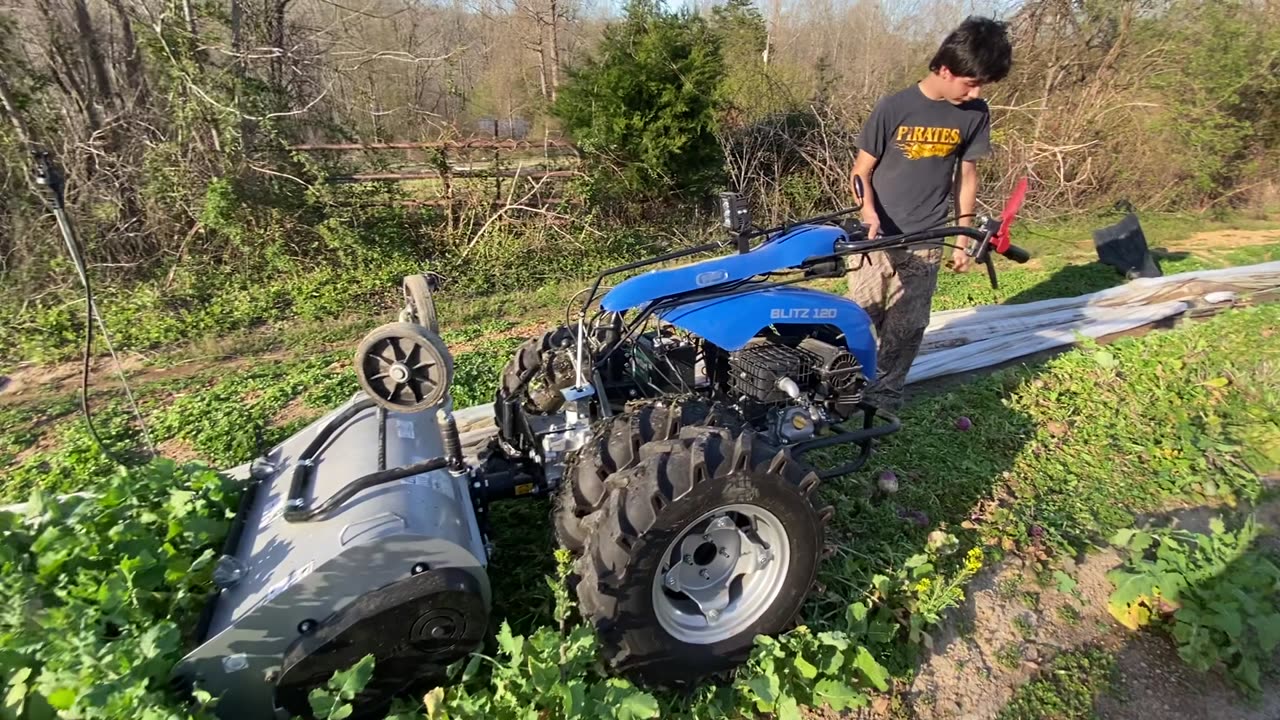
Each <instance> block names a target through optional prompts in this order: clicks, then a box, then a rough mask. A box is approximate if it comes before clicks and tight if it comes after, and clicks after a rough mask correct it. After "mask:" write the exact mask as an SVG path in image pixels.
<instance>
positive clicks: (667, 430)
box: [552, 398, 733, 552]
mask: <svg viewBox="0 0 1280 720" xmlns="http://www.w3.org/2000/svg"><path fill="white" fill-rule="evenodd" d="M732 419H733V418H732V416H730V415H728V414H725V413H720V412H717V411H715V409H713V407H712V406H711V405H710V404H709V403H707V402H706V401H705V400H702V399H700V398H687V399H686V398H664V399H661V400H646V401H641V402H636V403H632V404H631V405H629V406H628V407H627V409H626V411H625V412H623V413H619V414H617V415H614V416H613V417H609V418H605V419H604V420H601V421H600V422H599V423H597V424H596V425H595V427H593V428H592V432H591V437H590V439H589V440H587V443H586V444H585V445H583V446H582V447H581V448H579V449H578V451H577V452H575V453H573V454H572V455H571V456H569V458H568V460H567V462H566V465H565V472H564V479H563V480H562V481H561V485H560V490H559V492H558V494H557V497H556V502H555V505H554V509H553V511H552V512H553V518H552V520H553V522H554V525H555V532H556V540H558V541H559V543H560V545H561V546H563V547H565V548H567V549H568V550H571V551H573V552H581V551H582V543H583V539H584V537H585V534H586V532H587V528H586V524H587V523H588V520H587V518H588V517H589V516H590V515H592V514H594V513H596V512H597V511H599V510H600V507H601V504H602V503H603V502H604V497H605V483H606V482H607V481H608V480H609V478H610V477H611V476H613V475H614V474H615V473H618V472H621V471H623V470H626V469H628V468H630V467H632V466H634V465H635V464H636V462H637V461H638V460H639V453H640V448H641V446H643V445H645V444H647V443H651V442H654V441H656V440H670V439H672V438H675V437H677V435H678V434H679V432H680V429H681V428H685V427H689V426H691V425H729V424H732Z"/></svg>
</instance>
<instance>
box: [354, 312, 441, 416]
mask: <svg viewBox="0 0 1280 720" xmlns="http://www.w3.org/2000/svg"><path fill="white" fill-rule="evenodd" d="M355 366H356V380H357V381H358V382H359V383H360V388H361V389H362V390H364V392H365V393H366V394H367V395H368V396H369V397H370V398H371V399H372V400H373V401H374V402H376V403H377V404H378V405H380V406H382V407H384V408H386V409H388V410H394V411H396V412H417V411H419V410H425V409H426V408H429V407H432V406H434V405H438V404H439V403H440V402H441V401H442V400H444V397H445V393H446V392H448V389H449V383H450V382H451V381H452V380H453V356H452V355H450V354H449V349H448V348H447V347H446V346H445V344H444V341H443V340H441V339H440V336H439V335H437V334H436V333H435V332H433V331H431V330H430V329H428V328H426V327H423V326H422V325H418V324H417V323H410V322H393V323H387V324H386V325H383V326H381V327H378V328H375V329H374V330H373V331H372V332H370V333H369V334H368V335H366V336H365V337H364V339H363V340H361V341H360V345H359V347H357V348H356V356H355Z"/></svg>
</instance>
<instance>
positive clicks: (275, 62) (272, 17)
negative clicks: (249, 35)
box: [267, 0, 289, 90]
mask: <svg viewBox="0 0 1280 720" xmlns="http://www.w3.org/2000/svg"><path fill="white" fill-rule="evenodd" d="M267 1H268V3H269V8H268V15H267V17H268V21H267V25H268V27H269V29H270V30H269V32H270V33H271V37H270V38H269V42H270V43H271V47H272V48H274V50H275V53H276V54H275V55H274V56H273V57H272V58H271V84H272V85H273V86H274V87H275V88H277V89H279V90H283V89H284V55H285V50H284V22H285V9H286V8H288V7H289V0H267Z"/></svg>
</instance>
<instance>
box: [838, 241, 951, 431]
mask: <svg viewBox="0 0 1280 720" xmlns="http://www.w3.org/2000/svg"><path fill="white" fill-rule="evenodd" d="M847 262H848V264H849V292H848V296H849V298H850V299H851V300H853V301H854V302H856V303H858V304H859V305H861V306H862V307H863V309H865V310H866V311H867V314H868V315H870V316H871V324H872V326H873V327H874V328H875V331H876V337H877V340H878V341H879V346H880V347H879V353H878V357H877V360H876V365H877V372H876V379H875V381H873V382H872V383H871V385H870V387H868V388H867V394H866V400H867V402H869V403H871V404H872V405H875V406H877V407H880V408H883V409H884V410H887V411H889V412H891V413H896V412H897V411H898V410H899V409H900V408H901V407H902V389H903V386H905V385H906V381H907V371H908V370H910V369H911V363H912V362H914V361H915V359H916V353H918V352H919V351H920V343H921V341H923V340H924V330H925V327H927V326H928V325H929V309H930V307H931V306H932V304H933V292H934V290H936V289H937V287H938V268H939V266H940V265H941V264H942V248H938V247H933V248H922V249H919V250H906V249H898V250H888V251H881V252H873V253H868V254H867V256H866V257H865V258H864V257H861V256H857V255H854V256H850V257H849V258H848V259H847ZM859 264H861V267H859Z"/></svg>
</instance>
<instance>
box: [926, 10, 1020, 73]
mask: <svg viewBox="0 0 1280 720" xmlns="http://www.w3.org/2000/svg"><path fill="white" fill-rule="evenodd" d="M1007 27H1008V25H1007V24H1006V23H1003V22H1000V21H998V20H992V19H991V18H985V17H974V16H970V17H968V18H965V21H964V22H962V23H960V26H959V27H957V28H956V29H955V30H952V31H951V34H949V35H947V37H946V39H945V40H943V41H942V46H941V47H939V48H938V52H937V53H935V54H934V56H933V60H930V61H929V70H931V71H933V72H938V70H940V69H941V68H943V67H946V68H947V69H948V70H950V71H951V73H952V74H953V75H957V76H959V77H972V78H977V79H978V81H979V82H982V83H992V82H1000V81H1001V80H1003V79H1004V78H1005V76H1006V75H1008V74H1009V68H1010V66H1012V65H1013V46H1012V45H1011V44H1010V42H1009V35H1008V32H1007V31H1006V28H1007Z"/></svg>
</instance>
